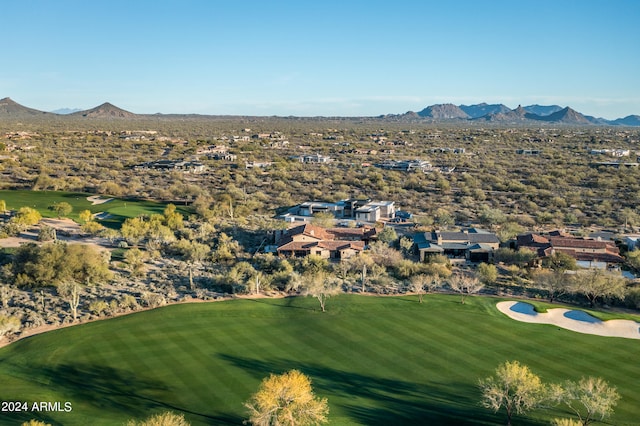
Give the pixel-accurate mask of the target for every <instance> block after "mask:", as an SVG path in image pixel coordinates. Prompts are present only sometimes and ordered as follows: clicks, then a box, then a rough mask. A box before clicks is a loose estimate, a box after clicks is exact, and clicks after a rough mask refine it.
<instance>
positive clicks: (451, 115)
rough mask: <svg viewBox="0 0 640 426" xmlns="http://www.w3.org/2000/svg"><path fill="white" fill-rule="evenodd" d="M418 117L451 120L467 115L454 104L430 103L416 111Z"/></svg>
mask: <svg viewBox="0 0 640 426" xmlns="http://www.w3.org/2000/svg"><path fill="white" fill-rule="evenodd" d="M418 115H419V116H420V117H427V118H433V119H436V120H451V119H456V118H469V115H468V114H467V113H466V112H464V111H463V110H462V109H460V107H459V106H457V105H454V104H437V105H431V106H428V107H426V108H425V109H423V110H422V111H420V112H419V113H418Z"/></svg>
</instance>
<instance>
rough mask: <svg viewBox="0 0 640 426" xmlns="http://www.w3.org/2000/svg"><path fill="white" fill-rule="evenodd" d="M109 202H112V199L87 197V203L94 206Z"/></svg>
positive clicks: (96, 196) (94, 196) (97, 196)
mask: <svg viewBox="0 0 640 426" xmlns="http://www.w3.org/2000/svg"><path fill="white" fill-rule="evenodd" d="M111 200H113V198H102V197H101V196H99V195H92V196H91V197H87V201H89V202H90V203H91V204H92V205H94V206H95V205H96V204H104V203H108V202H109V201H111Z"/></svg>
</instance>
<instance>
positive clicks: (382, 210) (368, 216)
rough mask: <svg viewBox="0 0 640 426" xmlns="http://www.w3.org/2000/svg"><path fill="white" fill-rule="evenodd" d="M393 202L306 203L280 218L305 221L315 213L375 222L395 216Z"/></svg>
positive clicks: (347, 200) (364, 200)
mask: <svg viewBox="0 0 640 426" xmlns="http://www.w3.org/2000/svg"><path fill="white" fill-rule="evenodd" d="M395 212H396V210H395V203H394V202H393V201H371V199H346V200H341V201H338V202H337V203H326V202H322V201H307V202H304V203H302V204H299V205H297V206H295V207H292V208H291V209H289V211H288V212H287V213H285V214H284V215H282V216H280V218H282V219H284V220H285V221H289V222H293V221H296V220H299V221H303V222H304V221H307V218H311V217H312V216H313V215H314V214H316V213H331V214H332V215H333V216H334V217H335V218H336V219H355V220H358V221H362V222H376V221H378V220H380V219H392V218H393V217H394V216H395Z"/></svg>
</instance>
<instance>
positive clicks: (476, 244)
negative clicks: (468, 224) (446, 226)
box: [413, 228, 500, 263]
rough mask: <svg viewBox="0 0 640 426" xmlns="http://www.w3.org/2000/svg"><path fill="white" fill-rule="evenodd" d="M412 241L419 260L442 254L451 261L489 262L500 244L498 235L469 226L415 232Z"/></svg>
mask: <svg viewBox="0 0 640 426" xmlns="http://www.w3.org/2000/svg"><path fill="white" fill-rule="evenodd" d="M413 242H414V244H415V246H416V248H417V250H418V252H419V254H420V261H425V260H427V259H428V256H430V255H434V254H442V255H444V256H447V257H448V258H449V259H450V260H451V261H452V262H456V263H460V262H472V263H479V262H489V261H490V260H492V259H493V252H494V251H495V250H497V249H498V247H499V246H500V240H499V239H498V237H497V236H496V235H495V234H493V233H491V232H489V231H486V230H483V229H478V228H469V229H464V230H462V231H455V232H450V231H433V232H422V233H418V234H415V235H414V237H413Z"/></svg>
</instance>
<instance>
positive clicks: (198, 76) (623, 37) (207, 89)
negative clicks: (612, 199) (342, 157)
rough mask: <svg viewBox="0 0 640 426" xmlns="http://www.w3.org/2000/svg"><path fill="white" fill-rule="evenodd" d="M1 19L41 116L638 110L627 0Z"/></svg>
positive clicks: (49, 13) (9, 83)
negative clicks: (64, 112)
mask: <svg viewBox="0 0 640 426" xmlns="http://www.w3.org/2000/svg"><path fill="white" fill-rule="evenodd" d="M1 14H2V18H3V19H2V21H3V24H2V27H3V34H4V40H3V42H2V44H1V45H0V46H1V47H0V52H1V54H2V58H3V60H2V65H0V97H5V96H9V97H11V98H12V99H14V100H15V101H17V102H19V103H21V104H23V105H26V106H30V107H33V108H37V109H41V110H53V109H57V108H62V107H72V108H82V109H85V108H91V107H93V106H96V105H98V104H100V103H102V102H105V101H109V102H111V103H113V104H115V105H118V106H120V107H122V108H124V109H127V110H129V111H132V112H136V113H155V112H163V113H203V114H247V115H299V116H312V115H379V114H387V113H403V112H406V111H408V110H413V111H419V110H421V109H422V108H424V107H425V106H427V105H431V104H434V103H445V102H451V103H455V104H463V103H464V104H473V103H479V102H489V103H504V104H506V105H507V106H509V107H511V108H515V107H516V106H517V105H518V104H522V105H529V104H533V103H539V104H545V105H548V104H558V105H561V106H566V105H569V106H571V107H573V108H575V109H577V110H578V111H580V112H583V113H585V114H589V115H595V116H602V117H605V118H609V119H611V118H617V117H623V116H626V115H629V114H640V81H639V80H640V27H639V26H638V25H639V22H640V2H638V1H637V0H627V1H622V0H609V1H607V0H601V1H595V0H581V1H573V0H537V1H529V0H522V1H517V0H511V1H501V0H495V1H484V2H482V1H475V0H473V1H467V0H458V1H453V2H450V1H429V0H422V1H420V0H415V1H413V0H411V1H376V0H367V1H349V0H342V1H333V0H323V1H303V0H297V1H277V0H273V1H266V0H263V1H242V0H236V1H233V0H229V1H222V0H220V1H214V0H210V1H189V0H183V1H178V0H176V1H163V0H155V1H142V0H138V1H136V0H126V1H119V0H115V1H114V0H110V1H86V0H83V1H80V0H78V1H65V0H57V1H46V0H40V1H37V0H6V1H4V2H3V5H2V12H1Z"/></svg>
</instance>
